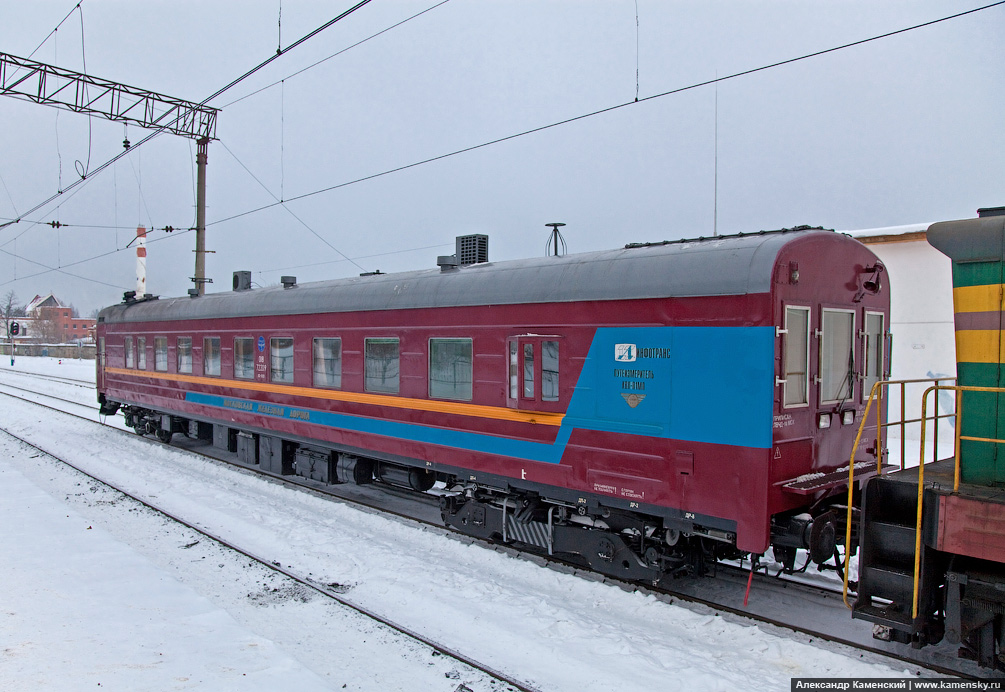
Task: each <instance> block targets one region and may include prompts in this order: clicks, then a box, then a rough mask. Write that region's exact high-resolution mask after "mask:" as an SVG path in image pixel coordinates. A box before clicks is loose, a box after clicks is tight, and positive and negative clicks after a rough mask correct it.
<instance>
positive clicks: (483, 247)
mask: <svg viewBox="0 0 1005 692" xmlns="http://www.w3.org/2000/svg"><path fill="white" fill-rule="evenodd" d="M454 248H455V250H454V254H452V255H440V256H439V257H437V258H436V266H438V267H439V268H440V271H444V272H445V271H450V270H451V269H457V268H458V267H464V266H467V265H469V264H482V263H483V262H488V261H489V237H488V236H487V235H483V234H481V233H473V234H471V235H459V236H457V238H456V239H455V241H454Z"/></svg>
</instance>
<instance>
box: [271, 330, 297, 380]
mask: <svg viewBox="0 0 1005 692" xmlns="http://www.w3.org/2000/svg"><path fill="white" fill-rule="evenodd" d="M269 355H270V357H271V360H272V381H273V382H293V339H290V338H287V337H280V338H274V339H271V340H270V343H269Z"/></svg>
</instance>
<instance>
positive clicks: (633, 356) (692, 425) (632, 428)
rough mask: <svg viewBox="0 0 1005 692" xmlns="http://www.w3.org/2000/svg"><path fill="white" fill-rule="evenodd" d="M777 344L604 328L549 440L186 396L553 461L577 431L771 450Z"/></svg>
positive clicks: (723, 331) (739, 333) (722, 332)
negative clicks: (554, 433) (562, 416)
mask: <svg viewBox="0 0 1005 692" xmlns="http://www.w3.org/2000/svg"><path fill="white" fill-rule="evenodd" d="M774 344H775V331H774V328H773V327H633V328H620V327H619V328H602V329H598V330H597V331H596V333H595V335H594V339H593V343H592V344H591V346H590V351H589V354H588V356H587V358H586V361H585V362H584V364H583V370H582V373H581V374H580V378H579V381H578V382H577V383H576V389H575V392H574V393H573V396H572V400H571V402H570V404H569V407H568V410H567V412H566V415H565V418H564V419H563V422H562V425H561V427H559V428H558V430H557V434H556V437H555V440H554V441H553V442H532V441H529V440H517V439H513V438H509V437H500V436H496V435H491V434H486V433H478V432H470V431H463V430H450V429H446V428H441V427H434V426H428V425H422V424H416V423H405V422H399V421H394V420H387V419H384V418H374V417H369V416H360V415H352V414H346V413H334V412H330V411H322V410H319V409H315V408H303V407H297V406H286V405H278V404H271V403H266V402H260V401H252V400H249V399H242V398H237V397H225V396H218V395H214V394H204V393H200V392H187V393H186V395H185V399H186V401H189V402H191V403H194V404H201V405H203V406H213V407H217V408H223V409H229V410H232V411H237V412H243V413H248V414H254V415H264V416H270V417H274V418H285V419H289V420H294V421H300V422H304V423H309V424H311V425H322V426H326V427H332V428H340V429H342V430H351V431H354V432H358V433H364V434H370V435H380V436H384V437H390V438H394V439H400V440H406V441H410V442H420V443H424V444H434V445H440V446H445V447H453V448H456V449H464V450H468V451H472V452H478V453H485V454H497V455H503V456H508V457H513V458H516V459H524V460H527V461H539V462H545V463H550V464H557V463H559V462H560V461H561V460H562V455H563V453H564V452H565V448H566V446H567V444H568V442H569V437H570V436H571V434H572V431H573V430H574V429H576V428H579V429H583V430H597V431H604V432H611V433H616V434H622V435H640V436H645V437H656V438H668V439H674V440H681V441H693V442H705V443H712V444H722V445H732V446H740V447H755V448H759V449H768V448H770V447H771V438H772V407H773V397H774V376H775V375H774V362H775V361H774ZM560 348H561V346H560ZM632 404H634V406H633V405H632Z"/></svg>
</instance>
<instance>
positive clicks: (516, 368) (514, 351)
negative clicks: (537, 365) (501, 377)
mask: <svg viewBox="0 0 1005 692" xmlns="http://www.w3.org/2000/svg"><path fill="white" fill-rule="evenodd" d="M519 349H520V346H519V344H517V342H515V341H511V342H509V398H510V399H516V398H517V397H518V396H519V395H520V356H519V353H520V350H519Z"/></svg>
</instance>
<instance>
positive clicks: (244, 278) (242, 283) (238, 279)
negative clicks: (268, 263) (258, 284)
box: [234, 271, 251, 291]
mask: <svg viewBox="0 0 1005 692" xmlns="http://www.w3.org/2000/svg"><path fill="white" fill-rule="evenodd" d="M234 290H235V291H250V290H251V272H249V271H239V272H234Z"/></svg>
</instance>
